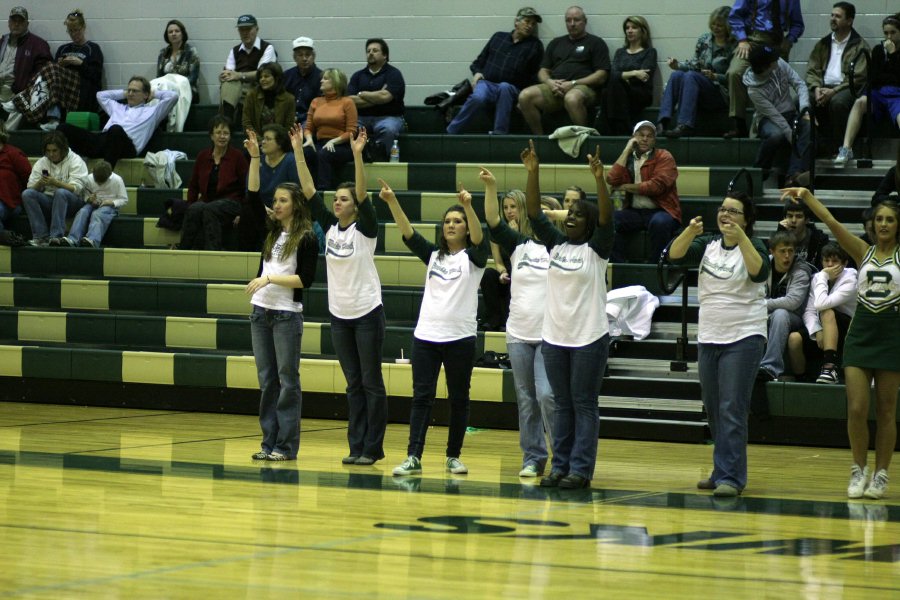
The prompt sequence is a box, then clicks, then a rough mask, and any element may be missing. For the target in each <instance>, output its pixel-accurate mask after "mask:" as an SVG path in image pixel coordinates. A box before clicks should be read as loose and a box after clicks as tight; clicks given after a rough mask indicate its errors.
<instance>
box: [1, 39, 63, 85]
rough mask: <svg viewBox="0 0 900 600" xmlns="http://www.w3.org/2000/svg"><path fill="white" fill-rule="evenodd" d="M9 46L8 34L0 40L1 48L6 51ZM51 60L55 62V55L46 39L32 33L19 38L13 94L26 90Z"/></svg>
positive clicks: (14, 66)
mask: <svg viewBox="0 0 900 600" xmlns="http://www.w3.org/2000/svg"><path fill="white" fill-rule="evenodd" d="M7 44H9V34H8V33H6V34H4V35H3V37H2V38H0V48H4V49H5V48H6V46H7ZM51 60H53V55H52V54H50V46H49V45H48V44H47V42H46V40H44V38H42V37H38V36H36V35H34V34H33V33H31V32H30V31H28V32H26V33H25V35H23V36H22V37H21V38H19V45H18V46H16V61H15V64H14V65H13V78H14V79H13V84H12V91H13V93H14V94H18V93H19V92H21V91H22V90H24V89H25V86H26V85H28V82H29V81H30V80H31V78H32V77H33V76H34V75H35V73H37V72H38V71H40V70H41V67H43V66H44V65H45V64H47V63H48V62H50V61H51Z"/></svg>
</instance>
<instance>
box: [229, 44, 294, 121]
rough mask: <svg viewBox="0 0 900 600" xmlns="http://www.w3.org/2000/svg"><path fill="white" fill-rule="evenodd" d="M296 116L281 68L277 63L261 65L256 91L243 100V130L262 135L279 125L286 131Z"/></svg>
mask: <svg viewBox="0 0 900 600" xmlns="http://www.w3.org/2000/svg"><path fill="white" fill-rule="evenodd" d="M295 116H296V115H295V114H294V95H293V94H291V93H290V92H286V91H285V89H284V71H282V69H281V65H279V64H278V63H274V62H270V63H263V64H261V65H259V67H257V69H256V89H254V90H251V91H250V92H249V93H248V94H247V98H246V99H245V100H244V113H243V121H242V122H243V125H244V129H252V130H253V131H256V132H260V131H262V129H263V127H265V126H266V125H280V126H282V127H284V129H285V132H287V130H289V129H290V128H291V127H292V126H293V125H294V118H295ZM285 135H286V134H285Z"/></svg>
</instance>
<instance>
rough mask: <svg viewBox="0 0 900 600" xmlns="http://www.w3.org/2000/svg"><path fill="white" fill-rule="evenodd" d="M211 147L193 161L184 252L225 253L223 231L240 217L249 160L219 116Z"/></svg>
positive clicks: (227, 123) (211, 134) (213, 123)
mask: <svg viewBox="0 0 900 600" xmlns="http://www.w3.org/2000/svg"><path fill="white" fill-rule="evenodd" d="M209 138H210V139H211V140H212V147H211V148H204V149H203V150H201V151H200V153H199V154H198V155H197V160H196V161H195V162H194V172H193V173H192V174H191V181H190V183H189V184H188V197H187V201H188V209H187V212H186V213H185V215H184V224H183V225H182V228H181V243H180V244H179V248H180V249H181V250H222V231H223V229H224V228H230V227H231V225H232V223H233V222H234V218H235V217H237V216H238V215H239V214H241V202H243V201H244V182H245V181H246V180H247V159H246V158H244V153H243V152H241V151H240V150H238V149H237V148H235V147H233V146H232V145H231V121H229V120H228V118H227V117H223V116H221V115H216V116H214V117H213V118H212V119H210V121H209Z"/></svg>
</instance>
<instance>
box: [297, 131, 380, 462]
mask: <svg viewBox="0 0 900 600" xmlns="http://www.w3.org/2000/svg"><path fill="white" fill-rule="evenodd" d="M303 137H304V132H303V128H302V127H301V126H300V125H299V124H297V125H294V127H293V128H292V129H291V145H292V146H293V148H294V157H295V159H296V162H297V175H298V176H299V178H300V185H301V187H302V188H303V194H304V196H306V199H307V202H308V203H309V207H310V209H311V211H312V217H313V219H314V220H315V221H317V222H318V223H319V225H321V227H322V228H323V229H327V232H326V233H325V240H326V244H325V245H326V250H325V266H326V268H327V269H328V311H329V313H331V341H332V344H333V345H334V351H335V353H336V354H337V357H338V362H339V363H340V365H341V370H342V371H343V372H344V379H346V380H347V405H348V415H347V443H348V445H349V446H350V452H349V453H348V454H347V456H345V457H344V458H343V459H341V462H342V463H343V464H345V465H350V464H356V465H371V464H374V463H375V462H376V461H379V460H381V459H382V458H384V449H383V444H384V432H385V429H386V428H387V394H386V392H385V388H384V378H383V377H382V375H381V357H382V346H383V345H384V331H385V319H384V307H383V306H382V302H381V280H380V279H379V278H378V271H377V269H376V268H375V245H376V244H377V243H378V220H377V218H376V217H375V207H374V206H373V205H372V202H371V201H370V200H369V195H368V193H367V192H366V168H365V164H364V163H363V157H362V153H363V149H364V148H365V147H366V141H367V139H368V138H367V136H366V128H365V127H360V128H359V132H358V134H357V135H356V137H353V138H351V139H350V151H351V152H352V154H353V164H354V167H355V174H356V182H355V183H352V182H345V183H341V184H339V185H338V186H337V189H336V190H335V192H334V201H333V202H332V205H331V206H332V210H333V211H334V212H333V213H331V212H329V211H328V210H326V208H325V203H324V202H323V201H322V196H321V195H320V194H319V193H318V192H316V186H315V183H314V181H313V177H312V174H311V173H310V171H309V168H308V167H307V165H306V159H305V157H304V154H303Z"/></svg>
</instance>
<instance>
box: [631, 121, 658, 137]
mask: <svg viewBox="0 0 900 600" xmlns="http://www.w3.org/2000/svg"><path fill="white" fill-rule="evenodd" d="M641 127H649V128H650V129H652V130H653V133H656V125H654V124H653V122H652V121H638V123H637V125H635V126H634V130H633V131H632V132H631V134H632V135H634V134H635V133H637V132H638V130H639V129H640V128H641Z"/></svg>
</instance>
